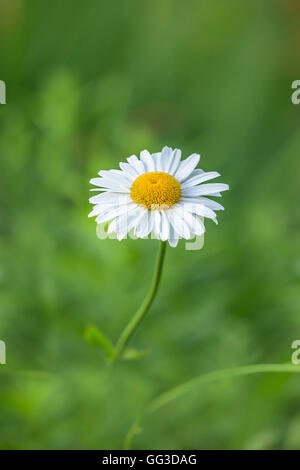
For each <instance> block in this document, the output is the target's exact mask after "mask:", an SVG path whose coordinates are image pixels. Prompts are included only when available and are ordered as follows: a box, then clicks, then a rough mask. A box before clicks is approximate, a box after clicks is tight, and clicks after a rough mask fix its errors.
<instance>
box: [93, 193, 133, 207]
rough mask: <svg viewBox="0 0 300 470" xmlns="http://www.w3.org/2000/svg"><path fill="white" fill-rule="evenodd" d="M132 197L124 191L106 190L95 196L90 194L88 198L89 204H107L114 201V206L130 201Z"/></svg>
mask: <svg viewBox="0 0 300 470" xmlns="http://www.w3.org/2000/svg"><path fill="white" fill-rule="evenodd" d="M131 201H132V199H131V197H130V196H129V194H124V193H113V192H111V191H110V192H106V193H100V194H97V195H96V196H92V197H90V199H89V202H90V203H91V204H101V203H103V204H107V203H114V204H115V205H116V206H118V205H120V204H123V203H124V202H131Z"/></svg>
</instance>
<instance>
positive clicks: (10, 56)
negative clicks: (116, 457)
mask: <svg viewBox="0 0 300 470" xmlns="http://www.w3.org/2000/svg"><path fill="white" fill-rule="evenodd" d="M299 14H300V9H299V4H298V2H297V1H293V0H264V1H262V0H255V1H252V2H247V4H246V3H245V2H241V1H240V0H227V1H226V2H225V1H223V0H212V1H206V0H200V1H199V0H191V1H190V2H182V1H181V0H163V1H160V0H154V1H151V2H150V1H146V0H142V1H141V0H129V1H126V2H125V1H119V2H112V1H108V0H105V1H99V0H86V1H85V2H82V1H80V0H64V1H63V2H62V1H60V0H52V1H51V2H48V1H46V0H27V1H25V0H1V2H0V44H1V54H0V73H1V76H0V79H1V80H5V81H6V84H7V104H6V105H1V106H0V158H1V160H0V175H1V186H0V192H1V196H0V201H1V202H0V204H1V220H0V230H1V238H0V252H1V258H0V339H3V340H5V341H6V344H7V365H6V366H3V365H2V366H0V447H1V448H5V449H11V448H22V449H32V448H35V449H38V448H41V449H45V448H62V449H63V448H74V449H75V448H86V449H88V448H99V449H104V448H119V447H120V446H121V445H122V440H123V438H124V436H125V434H126V432H127V430H128V427H129V426H130V424H131V423H132V421H133V419H134V418H135V416H136V415H137V414H139V412H140V411H141V410H143V409H144V407H145V405H146V404H147V403H148V401H149V400H150V399H152V397H154V396H155V395H157V394H159V393H161V392H162V391H164V390H166V389H168V388H169V387H171V386H173V385H176V384H177V383H180V382H183V381H184V380H187V379H190V378H191V377H193V376H195V375H199V374H201V373H202V372H207V371H209V370H214V369H217V368H223V367H233V366H235V365H243V364H248V363H256V362H257V363H258V362H289V361H290V356H291V353H292V350H291V343H292V341H293V340H295V339H299V338H300V314H299V313H300V294H299V280H300V253H299V228H300V220H299V189H300V188H299V174H300V159H299V152H300V132H299V117H300V105H299V106H295V105H293V104H292V103H291V99H290V95H291V83H292V81H293V80H295V79H300V77H299V31H298V29H297V24H298V21H299ZM163 145H170V146H172V147H179V148H182V149H183V154H184V155H185V156H187V155H188V154H189V153H192V152H199V153H201V158H202V160H201V167H202V168H204V169H207V170H218V171H220V172H221V174H222V181H224V182H227V183H229V184H230V186H231V191H230V192H228V193H226V194H225V195H224V197H223V202H224V205H225V207H226V210H225V212H224V213H220V217H219V226H218V227H216V226H214V224H213V223H212V222H208V223H207V233H206V238H205V245H204V248H203V249H202V250H200V251H186V250H184V244H183V243H182V244H181V245H180V246H179V247H178V248H177V249H169V250H168V252H167V259H166V266H165V270H164V273H163V279H162V284H161V287H160V291H159V295H158V297H157V299H156V302H155V304H154V305H153V307H152V309H151V312H150V313H149V315H148V317H147V319H146V321H145V322H144V324H143V325H142V328H141V329H140V330H139V331H138V333H137V334H136V336H135V337H134V339H133V342H132V344H131V346H132V347H136V348H137V349H140V350H145V349H146V350H147V351H148V354H147V355H146V356H145V357H143V358H141V359H140V360H137V361H124V362H122V363H120V364H117V365H116V366H115V367H113V368H109V367H107V366H106V362H105V360H104V356H103V354H102V353H101V351H100V350H99V351H98V350H97V349H94V348H93V347H92V346H91V345H90V344H89V343H87V342H86V341H85V339H84V330H85V327H86V326H87V325H89V324H93V325H97V326H99V328H100V329H101V331H104V332H105V333H106V334H108V335H109V336H110V337H111V338H112V339H113V340H115V339H116V338H117V336H118V333H119V332H120V329H121V328H122V327H123V326H124V325H125V324H126V322H127V320H128V319H129V318H130V316H131V315H132V313H133V311H134V310H135V309H136V307H137V306H138V305H139V303H140V301H141V299H142V297H143V295H144V293H145V291H146V289H147V286H148V284H149V282H150V279H151V275H152V270H153V263H154V258H155V255H156V250H157V242H155V241H154V240H151V241H144V240H137V241H134V240H127V241H123V242H121V243H119V242H117V241H115V240H105V241H101V240H99V239H98V238H97V237H96V225H95V223H94V221H92V220H88V219H87V214H88V212H89V210H90V207H89V204H88V197H89V195H90V194H89V191H88V190H89V184H88V181H89V179H90V178H91V177H94V176H95V175H96V173H97V172H98V171H99V170H100V169H109V168H114V167H117V165H118V162H119V161H120V160H121V159H124V158H126V157H127V156H129V155H130V154H133V153H137V152H139V151H140V150H142V149H144V148H147V149H149V150H150V151H153V152H154V151H158V150H160V148H161V147H162V146H163ZM295 367H296V366H295ZM143 428H144V429H143V433H142V434H140V435H139V436H137V438H136V441H135V445H136V446H137V447H138V448H144V449H146V448H149V449H150V448H160V449H163V448H224V449H231V448H241V449H246V448H300V432H299V430H300V407H299V378H297V376H295V377H291V376H289V375H285V376H283V375H281V374H279V375H276V376H274V375H267V376H257V377H248V378H247V377H244V378H241V379H235V380H233V381H230V382H228V381H226V382H220V383H215V384H213V385H207V386H205V387H203V388H202V389H201V390H198V391H197V392H195V393H192V394H191V395H190V396H189V397H185V398H183V399H180V400H178V401H177V402H176V403H175V402H174V403H173V404H171V405H170V406H169V407H167V408H165V409H164V410H162V411H161V412H160V413H159V414H154V415H152V416H151V417H149V419H148V421H147V422H146V423H144V425H143Z"/></svg>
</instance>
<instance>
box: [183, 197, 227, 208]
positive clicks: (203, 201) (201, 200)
mask: <svg viewBox="0 0 300 470" xmlns="http://www.w3.org/2000/svg"><path fill="white" fill-rule="evenodd" d="M180 202H188V203H193V204H203V205H204V206H206V207H209V209H212V210H213V211H223V210H224V207H223V206H221V204H219V203H218V202H216V201H213V200H212V199H208V198H207V197H182V198H181V199H180Z"/></svg>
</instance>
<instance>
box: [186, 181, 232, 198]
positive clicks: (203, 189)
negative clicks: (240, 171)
mask: <svg viewBox="0 0 300 470" xmlns="http://www.w3.org/2000/svg"><path fill="white" fill-rule="evenodd" d="M228 189H229V186H228V184H223V183H208V184H201V185H200V186H193V187H192V188H186V189H183V191H182V195H183V196H208V195H212V194H214V193H216V192H220V191H227V190H228Z"/></svg>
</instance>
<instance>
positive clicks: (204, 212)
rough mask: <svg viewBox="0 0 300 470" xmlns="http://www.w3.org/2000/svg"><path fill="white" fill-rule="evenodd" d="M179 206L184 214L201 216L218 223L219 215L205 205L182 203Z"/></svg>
mask: <svg viewBox="0 0 300 470" xmlns="http://www.w3.org/2000/svg"><path fill="white" fill-rule="evenodd" d="M177 206H179V207H182V209H183V213H185V212H191V213H193V214H197V215H200V216H201V217H207V218H209V219H212V220H213V221H214V222H216V217H217V215H216V214H215V212H214V211H212V210H211V209H209V208H208V207H207V206H204V205H203V204H200V203H199V204H195V203H193V202H182V201H181V202H179V203H178V204H177ZM216 223H217V222H216Z"/></svg>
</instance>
